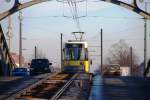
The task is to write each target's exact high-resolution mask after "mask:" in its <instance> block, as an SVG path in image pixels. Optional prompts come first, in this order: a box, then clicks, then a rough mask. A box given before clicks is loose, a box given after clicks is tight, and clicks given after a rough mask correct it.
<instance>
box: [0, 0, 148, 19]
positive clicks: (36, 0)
mask: <svg viewBox="0 0 150 100" xmlns="http://www.w3.org/2000/svg"><path fill="white" fill-rule="evenodd" d="M46 1H53V0H32V1H29V2H26V3H23V4H21V3H19V1H18V0H15V4H14V6H13V7H12V8H11V9H10V10H9V11H6V12H3V13H1V14H0V21H1V20H3V19H5V18H6V17H8V16H9V15H12V14H13V13H15V12H17V11H19V10H21V9H24V8H27V7H31V6H32V5H35V4H39V3H42V2H46ZM56 1H58V2H60V1H62V0H56ZM99 1H104V2H109V3H112V4H115V5H118V6H121V7H124V8H127V9H129V10H131V11H133V12H135V13H137V14H139V15H141V16H143V18H145V19H149V20H150V14H149V13H148V12H145V11H144V10H142V9H140V8H139V7H138V5H137V1H136V0H134V1H133V3H132V4H127V3H124V2H122V1H118V0H99Z"/></svg>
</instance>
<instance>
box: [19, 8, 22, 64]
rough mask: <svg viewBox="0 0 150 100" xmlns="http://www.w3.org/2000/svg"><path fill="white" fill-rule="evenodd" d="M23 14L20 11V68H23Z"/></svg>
mask: <svg viewBox="0 0 150 100" xmlns="http://www.w3.org/2000/svg"><path fill="white" fill-rule="evenodd" d="M22 20H23V16H22V12H21V11H19V21H20V23H19V67H22Z"/></svg>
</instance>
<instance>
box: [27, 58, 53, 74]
mask: <svg viewBox="0 0 150 100" xmlns="http://www.w3.org/2000/svg"><path fill="white" fill-rule="evenodd" d="M50 65H52V63H49V60H48V59H32V61H31V64H30V75H37V74H42V73H50V72H51V69H50Z"/></svg>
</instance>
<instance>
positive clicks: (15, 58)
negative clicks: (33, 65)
mask: <svg viewBox="0 0 150 100" xmlns="http://www.w3.org/2000/svg"><path fill="white" fill-rule="evenodd" d="M10 54H11V56H12V58H13V60H14V61H15V63H16V65H17V66H18V67H19V55H18V54H16V53H13V52H12V53H10ZM21 60H22V67H27V66H28V64H27V62H26V61H25V58H24V57H23V56H22V57H21Z"/></svg>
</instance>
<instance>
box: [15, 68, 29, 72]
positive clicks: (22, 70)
mask: <svg viewBox="0 0 150 100" xmlns="http://www.w3.org/2000/svg"><path fill="white" fill-rule="evenodd" d="M13 71H14V72H25V71H27V69H26V68H15V69H14V70H13Z"/></svg>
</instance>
